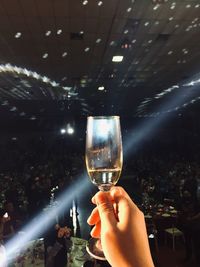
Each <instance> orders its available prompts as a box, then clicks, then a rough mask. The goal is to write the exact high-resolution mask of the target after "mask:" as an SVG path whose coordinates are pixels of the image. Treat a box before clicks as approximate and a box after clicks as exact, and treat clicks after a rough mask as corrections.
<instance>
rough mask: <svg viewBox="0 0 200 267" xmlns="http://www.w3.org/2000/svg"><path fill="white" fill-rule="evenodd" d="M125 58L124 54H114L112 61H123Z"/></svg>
mask: <svg viewBox="0 0 200 267" xmlns="http://www.w3.org/2000/svg"><path fill="white" fill-rule="evenodd" d="M123 59H124V57H123V56H113V58H112V62H122V60H123Z"/></svg>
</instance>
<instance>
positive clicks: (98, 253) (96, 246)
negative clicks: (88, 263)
mask: <svg viewBox="0 0 200 267" xmlns="http://www.w3.org/2000/svg"><path fill="white" fill-rule="evenodd" d="M86 250H87V252H88V254H89V255H90V256H91V257H92V258H95V259H97V260H101V261H106V258H105V256H104V253H103V250H102V246H101V240H100V239H97V238H91V239H90V240H89V241H88V243H87V245H86Z"/></svg>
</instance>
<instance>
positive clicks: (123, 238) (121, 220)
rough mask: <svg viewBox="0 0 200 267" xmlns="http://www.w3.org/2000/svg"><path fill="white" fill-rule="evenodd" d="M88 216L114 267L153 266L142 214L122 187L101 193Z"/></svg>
mask: <svg viewBox="0 0 200 267" xmlns="http://www.w3.org/2000/svg"><path fill="white" fill-rule="evenodd" d="M92 202H93V203H94V204H95V205H96V207H95V208H94V210H93V211H92V213H91V215H90V217H89V218H88V224H89V225H94V227H93V229H92V231H91V236H92V237H95V238H101V244H102V248H103V252H104V254H105V257H106V259H107V261H108V262H109V263H110V265H111V266H112V267H119V266H120V267H153V266H154V264H153V261H152V257H151V253H150V249H149V243H148V237H147V232H146V226H145V220H144V215H143V213H142V212H141V211H140V210H139V209H138V207H137V206H136V205H135V204H134V203H133V201H132V200H131V199H130V197H129V196H128V194H127V193H126V191H125V190H124V189H123V188H122V187H113V188H112V189H111V190H110V192H101V191H100V192H98V193H97V194H96V195H95V196H94V197H93V198H92Z"/></svg>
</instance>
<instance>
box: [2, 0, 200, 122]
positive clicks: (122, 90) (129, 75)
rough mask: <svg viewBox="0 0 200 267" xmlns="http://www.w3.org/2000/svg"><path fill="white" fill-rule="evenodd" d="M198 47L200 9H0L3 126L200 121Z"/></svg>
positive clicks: (189, 5)
mask: <svg viewBox="0 0 200 267" xmlns="http://www.w3.org/2000/svg"><path fill="white" fill-rule="evenodd" d="M199 43H200V1H199V0H196V1H195V0H194V1H193V0H174V1H170V0H168V1H167V0H155V1H153V0H109V1H108V0H107V1H105V0H102V1H99V0H81V1H78V0H42V1H41V0H29V1H27V0H1V1H0V120H1V123H5V125H6V123H7V124H8V123H10V122H11V121H12V120H14V121H17V122H21V123H22V122H25V121H36V122H37V123H38V122H39V124H43V123H44V121H45V120H48V121H49V122H53V121H56V120H61V121H62V120H63V119H64V118H65V117H66V116H68V117H73V118H82V117H86V116H88V115H106V114H118V115H120V116H124V117H129V118H143V117H159V116H161V115H163V114H177V115H179V116H181V115H182V114H183V113H186V112H194V113H195V114H196V112H198V105H199V100H200V94H199V89H198V88H199V86H200V74H199V73H200V45H199ZM116 55H119V56H123V61H122V62H113V61H112V58H113V56H116ZM99 89H103V90H99ZM2 125H3V124H2Z"/></svg>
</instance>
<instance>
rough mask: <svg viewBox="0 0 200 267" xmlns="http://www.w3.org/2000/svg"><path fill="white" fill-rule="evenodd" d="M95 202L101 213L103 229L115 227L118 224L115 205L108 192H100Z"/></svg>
mask: <svg viewBox="0 0 200 267" xmlns="http://www.w3.org/2000/svg"><path fill="white" fill-rule="evenodd" d="M95 202H96V205H97V208H98V211H99V216H100V219H101V225H102V226H103V227H109V226H111V225H112V226H113V225H114V224H116V223H117V220H116V217H115V213H114V209H113V204H112V201H111V199H110V197H109V193H108V192H101V191H100V192H98V193H97V194H96V196H95Z"/></svg>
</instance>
